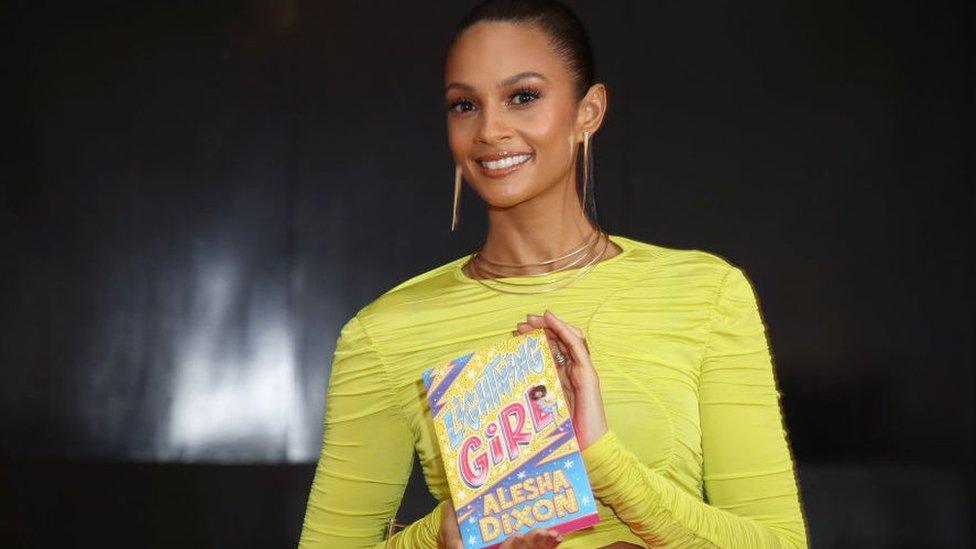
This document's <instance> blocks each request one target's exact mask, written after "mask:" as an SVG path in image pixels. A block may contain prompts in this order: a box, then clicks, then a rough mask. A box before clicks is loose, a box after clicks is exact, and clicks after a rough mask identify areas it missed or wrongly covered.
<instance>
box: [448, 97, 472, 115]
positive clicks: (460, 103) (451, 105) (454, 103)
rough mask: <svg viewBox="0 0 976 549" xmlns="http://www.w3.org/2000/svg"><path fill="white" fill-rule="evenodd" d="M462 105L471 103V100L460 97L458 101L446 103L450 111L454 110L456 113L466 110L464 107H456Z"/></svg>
mask: <svg viewBox="0 0 976 549" xmlns="http://www.w3.org/2000/svg"><path fill="white" fill-rule="evenodd" d="M462 105H471V102H470V101H468V100H467V99H461V100H458V101H455V102H453V103H451V104H450V105H448V107H447V108H448V110H450V111H455V112H458V113H463V112H467V110H465V109H461V110H458V107H459V106H462ZM468 110H470V109H468Z"/></svg>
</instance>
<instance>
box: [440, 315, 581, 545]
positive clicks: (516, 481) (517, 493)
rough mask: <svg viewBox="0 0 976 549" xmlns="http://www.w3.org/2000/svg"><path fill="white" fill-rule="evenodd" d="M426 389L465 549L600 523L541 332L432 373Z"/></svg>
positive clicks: (554, 366)
mask: <svg viewBox="0 0 976 549" xmlns="http://www.w3.org/2000/svg"><path fill="white" fill-rule="evenodd" d="M423 381H424V386H425V388H426V390H427V401H428V403H429V405H430V411H431V416H432V417H433V421H434V430H435V432H436V434H437V439H438V444H439V445H440V450H441V456H442V458H443V461H444V468H445V470H446V474H447V479H448V484H449V486H450V491H451V498H452V501H453V504H454V510H455V512H456V513H457V519H458V526H459V527H460V532H461V539H462V540H463V541H464V547H465V548H466V549H482V548H488V549H490V548H493V547H497V546H498V545H501V543H502V542H503V541H504V540H505V539H507V538H508V537H510V536H511V535H513V534H515V533H522V534H524V533H526V532H528V531H529V530H534V529H536V528H552V529H554V530H557V531H559V532H561V533H566V532H572V531H575V530H579V529H581V528H586V527H587V526H591V525H593V524H596V523H597V522H599V515H598V514H597V510H596V502H595V501H594V500H593V492H592V489H591V488H590V480H589V477H588V476H587V474H586V468H585V467H584V465H583V459H582V457H581V456H580V451H579V444H578V443H577V440H576V432H575V430H574V429H573V422H572V420H571V418H570V415H569V408H568V407H567V405H566V399H565V397H564V395H563V389H562V387H561V385H560V382H559V374H558V373H557V371H556V365H555V362H554V361H553V358H552V352H551V350H550V347H549V342H548V340H547V338H546V335H545V332H544V331H543V330H542V329H541V328H540V329H537V330H533V331H531V332H528V333H525V334H522V335H519V336H515V337H512V338H509V339H507V340H505V341H502V342H499V343H497V344H494V345H490V346H488V347H486V348H484V349H480V350H478V351H474V352H470V353H468V354H465V355H463V356H460V357H458V358H456V359H454V360H452V361H450V362H449V363H447V364H445V365H440V366H435V367H432V368H429V369H427V370H426V371H424V373H423Z"/></svg>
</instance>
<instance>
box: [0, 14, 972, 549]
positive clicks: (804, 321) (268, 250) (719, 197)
mask: <svg viewBox="0 0 976 549" xmlns="http://www.w3.org/2000/svg"><path fill="white" fill-rule="evenodd" d="M570 4H571V5H572V6H573V7H574V8H576V10H577V12H578V14H579V15H580V16H581V18H582V19H583V20H584V22H585V23H586V24H587V26H588V28H589V29H590V32H591V37H592V40H593V43H594V47H595V52H596V58H597V59H596V60H597V71H598V76H599V78H600V79H601V80H602V81H603V82H605V83H606V84H607V86H608V89H609V93H610V110H609V113H608V116H607V119H606V121H605V125H604V127H603V128H602V129H601V131H600V132H599V134H598V135H597V136H596V137H595V139H594V141H593V154H594V155H595V182H596V183H595V185H596V193H597V204H598V209H599V218H600V221H601V222H602V224H603V225H604V226H605V227H607V228H608V229H609V230H611V232H615V233H618V234H623V235H625V236H630V237H633V238H637V239H640V240H646V241H650V242H653V243H657V244H660V245H665V246H673V247H683V248H698V249H704V250H708V251H711V252H714V253H718V254H720V255H722V256H724V257H726V258H728V259H729V260H731V261H732V262H734V263H736V264H738V265H740V266H742V267H743V268H744V269H745V270H746V272H747V273H748V274H749V276H750V278H751V279H752V280H753V282H754V283H755V284H756V287H757V290H758V292H759V296H760V300H761V306H762V308H763V312H764V318H765V320H766V323H767V326H768V330H769V333H770V337H771V343H772V348H773V352H774V357H775V361H776V367H777V373H778V377H779V381H780V384H781V389H782V392H783V404H784V406H785V412H786V418H787V423H788V426H789V429H790V435H791V440H792V443H793V447H794V451H795V455H796V457H797V460H798V461H799V469H800V477H801V490H802V492H803V495H804V502H805V504H806V506H807V512H808V518H809V520H810V524H811V536H812V541H813V543H814V545H815V546H818V547H909V546H911V547H948V546H959V547H964V546H968V545H969V544H970V542H971V541H972V539H973V532H972V529H971V523H972V508H973V506H972V499H973V494H974V490H973V488H974V486H973V476H972V474H971V472H970V470H969V469H968V468H966V467H964V464H965V463H967V462H968V461H969V460H971V459H972V458H973V457H974V455H973V454H974V451H973V449H974V446H973V426H974V411H976V410H974V403H973V397H972V395H973V390H974V388H976V383H974V374H973V366H974V355H973V335H974V315H973V312H972V311H973V309H972V304H973V303H974V300H973V282H972V280H973V275H974V274H976V269H974V268H973V244H972V241H971V237H969V236H968V235H969V233H970V232H971V231H972V229H973V224H974V223H973V213H974V206H976V203H974V194H973V177H972V176H973V171H972V166H973V164H972V160H971V158H972V152H973V150H972V144H973V142H972V128H973V126H972V122H973V93H974V89H973V81H972V71H973V62H972V59H973V58H972V37H971V32H972V8H971V7H969V6H968V5H967V4H965V3H963V2H924V3H923V2H877V1H874V2H839V1H826V2H824V1H820V2H812V1H802V2H787V3H782V2H755V1H753V2H735V3H716V2H644V1H633V2H625V1H601V2H582V1H577V2H570ZM470 5H472V2H425V3H412V2H393V1H387V2H366V1H357V2H349V1H346V2H311V1H309V2H298V1H289V0H277V1H258V0H253V1H251V2H230V1H227V2H159V3H154V4H149V3H140V2H85V3H77V2H74V3H69V2H30V3H23V4H19V5H18V4H14V5H12V6H9V7H7V8H3V9H4V12H5V15H4V16H3V17H2V19H0V31H2V33H0V35H2V39H0V40H2V43H3V47H2V48H0V52H2V53H0V59H2V61H3V68H2V69H0V74H2V75H3V81H4V86H3V88H4V89H3V90H2V92H0V93H2V94H3V95H2V99H3V102H2V104H3V107H2V111H0V112H2V120H3V121H4V123H3V128H4V130H5V131H4V134H5V136H6V138H7V139H6V140H5V141H7V144H6V146H5V147H3V149H2V152H0V155H2V156H0V160H2V166H0V184H2V194H0V227H2V233H0V243H2V248H0V251H2V252H3V258H4V259H3V261H2V262H0V265H2V267H0V273H2V277H3V278H2V285H0V297H2V299H3V301H2V303H3V305H4V306H3V308H2V311H3V313H2V316H0V463H2V465H0V536H4V537H9V539H10V540H14V541H16V542H17V545H22V546H47V545H52V544H54V543H56V542H63V541H65V540H77V539H79V537H78V536H81V537H82V538H87V537H91V538H92V539H96V538H98V539H100V540H101V542H102V543H106V544H110V545H113V544H115V543H116V542H119V544H125V543H124V542H125V541H126V540H128V541H129V542H131V540H132V539H133V536H142V537H141V538H140V543H143V544H144V545H149V546H153V545H154V544H155V545H156V546H174V545H184V546H214V547H218V546H228V545H231V544H238V545H242V546H268V547H280V546H283V545H294V543H295V541H296V540H297V536H298V530H299V528H300V522H301V518H302V513H303V511H304V503H305V502H304V498H305V497H306V495H307V490H308V487H309V483H310V482H311V475H312V467H313V465H312V464H313V463H314V461H315V459H317V457H318V455H317V454H318V450H319V444H320V443H321V422H322V412H323V402H324V394H325V387H326V382H327V379H328V373H329V366H330V363H331V353H332V349H333V345H334V343H335V339H336V337H337V336H338V328H339V327H340V326H341V324H342V323H343V322H344V321H345V320H346V319H347V318H348V317H349V316H350V315H352V314H353V313H354V312H355V311H356V310H357V309H358V308H359V307H361V306H363V305H365V304H366V303H368V302H369V301H370V300H372V299H373V298H374V297H376V296H377V295H379V294H380V293H382V292H383V291H385V290H386V289H388V288H390V287H391V286H393V285H394V284H396V283H397V282H399V281H401V280H403V279H404V278H406V277H408V276H411V275H413V274H417V273H419V272H421V271H422V270H426V269H428V268H431V267H434V266H436V265H438V264H441V263H443V262H445V261H448V260H451V259H454V258H456V257H459V256H461V255H463V254H466V253H469V252H471V251H472V250H473V249H474V247H475V246H476V245H477V244H478V243H480V241H481V238H482V237H483V235H484V230H485V217H484V214H483V212H482V211H481V208H482V205H481V204H480V203H479V201H478V200H477V197H476V196H475V195H474V194H473V193H471V192H470V191H468V192H467V193H466V194H465V195H464V197H463V199H462V223H461V227H460V230H459V233H456V234H451V233H450V231H449V220H450V211H449V209H450V206H451V192H452V185H453V162H452V159H451V157H450V153H449V150H448V148H447V143H446V134H445V129H444V120H445V119H444V117H445V114H444V106H443V98H442V93H441V86H442V84H443V82H442V81H441V78H442V71H443V66H442V61H443V54H444V48H445V46H446V44H447V42H448V41H449V39H450V34H451V30H452V27H453V25H454V24H455V22H456V21H457V20H458V19H459V18H460V17H461V15H462V14H463V13H464V12H465V11H466V9H467V8H468V7H469V6H470ZM409 494H410V495H409V497H407V498H406V499H405V500H404V507H403V510H402V516H403V517H404V518H405V519H407V520H412V519H413V518H416V517H419V516H421V515H423V514H424V513H426V512H427V510H428V509H429V508H430V506H431V505H433V501H432V500H431V499H430V496H429V494H427V493H426V489H425V487H424V486H423V480H422V478H421V477H419V476H417V477H416V478H415V479H413V483H412V484H411V488H410V492H409ZM51 517H61V520H60V521H58V522H51ZM256 517H260V520H257V519H256ZM252 518H253V520H252ZM242 524H247V525H248V527H246V528H243V527H241V525H242ZM59 525H60V527H59ZM71 525H74V527H73V528H72V527H70V526H71ZM3 539H4V538H3V537H0V541H2V540H3ZM231 542H233V543H231Z"/></svg>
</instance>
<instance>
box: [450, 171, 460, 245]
mask: <svg viewBox="0 0 976 549" xmlns="http://www.w3.org/2000/svg"><path fill="white" fill-rule="evenodd" d="M460 205H461V166H458V165H457V164H455V165H454V209H453V210H452V211H451V232H454V229H456V228H457V224H458V220H459V219H460V216H461V214H460V212H459V206H460Z"/></svg>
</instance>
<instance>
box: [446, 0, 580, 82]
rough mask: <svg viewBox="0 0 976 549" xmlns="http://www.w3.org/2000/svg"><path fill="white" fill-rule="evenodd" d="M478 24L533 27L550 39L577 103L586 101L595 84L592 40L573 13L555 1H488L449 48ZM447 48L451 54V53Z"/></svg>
mask: <svg viewBox="0 0 976 549" xmlns="http://www.w3.org/2000/svg"><path fill="white" fill-rule="evenodd" d="M479 21H499V22H509V23H530V24H535V25H538V26H539V28H541V29H542V30H543V31H545V33H546V34H547V35H548V36H549V43H550V44H552V46H553V47H554V48H555V50H556V52H557V53H558V54H559V55H561V56H562V57H563V58H564V59H565V60H566V63H567V64H568V65H569V71H570V73H571V74H572V75H573V88H574V91H575V92H576V100H577V101H579V100H581V99H583V96H585V95H586V92H587V91H589V89H590V86H592V85H593V84H594V83H595V82H596V72H595V68H594V66H593V50H592V49H591V48H590V38H589V36H588V35H587V33H586V29H585V28H584V27H583V23H582V22H580V20H579V18H578V17H576V14H575V13H573V10H571V9H569V6H567V5H565V4H563V3H562V2H558V1H556V0H485V1H483V2H481V3H479V4H478V5H476V6H475V7H473V8H471V11H469V12H468V14H467V15H465V16H464V18H463V19H461V21H460V22H459V23H458V25H457V27H456V28H455V31H454V38H452V39H451V44H450V46H453V45H454V42H456V41H457V39H458V36H460V35H461V33H462V32H464V30H465V29H467V28H468V27H470V26H472V25H474V24H475V23H477V22H479ZM450 46H448V50H450V49H451V48H450Z"/></svg>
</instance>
